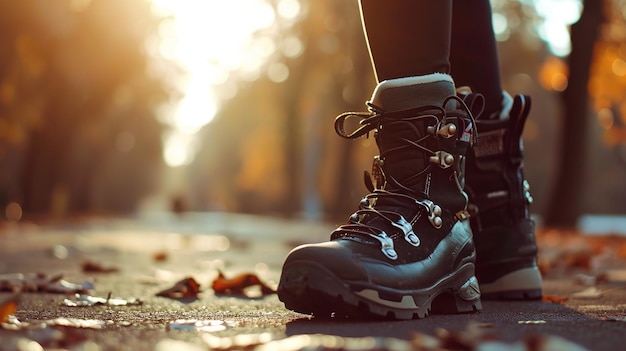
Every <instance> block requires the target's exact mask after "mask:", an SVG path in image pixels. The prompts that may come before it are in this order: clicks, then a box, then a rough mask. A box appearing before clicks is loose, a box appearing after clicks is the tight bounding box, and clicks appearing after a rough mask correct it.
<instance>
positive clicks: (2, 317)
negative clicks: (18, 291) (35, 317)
mask: <svg viewBox="0 0 626 351" xmlns="http://www.w3.org/2000/svg"><path fill="white" fill-rule="evenodd" d="M15 311H17V297H16V296H15V297H12V298H10V299H8V300H6V301H4V302H2V304H0V323H4V322H5V321H6V320H7V317H8V316H10V315H12V314H13V313H15Z"/></svg>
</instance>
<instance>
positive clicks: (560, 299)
mask: <svg viewBox="0 0 626 351" xmlns="http://www.w3.org/2000/svg"><path fill="white" fill-rule="evenodd" d="M568 299H569V298H568V297H567V296H555V295H543V297H541V301H543V302H552V303H563V302H565V301H567V300H568Z"/></svg>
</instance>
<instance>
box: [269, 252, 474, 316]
mask: <svg viewBox="0 0 626 351" xmlns="http://www.w3.org/2000/svg"><path fill="white" fill-rule="evenodd" d="M278 297H279V299H280V300H281V301H282V302H283V303H284V304H285V307H286V308H287V309H290V310H293V311H296V312H299V313H304V314H311V315H314V316H316V317H319V318H328V317H349V318H359V319H390V320H410V319H421V318H425V317H426V316H428V315H430V314H433V313H468V312H476V311H479V310H481V309H482V304H481V301H480V290H479V286H478V281H477V280H476V278H475V276H474V265H473V264H471V263H468V264H466V265H464V266H461V267H460V268H459V269H458V270H457V271H455V272H454V273H452V274H450V275H449V276H447V277H444V278H443V279H441V280H440V281H439V282H438V283H436V284H435V285H434V286H432V287H429V288H426V289H420V290H395V289H386V288H384V287H380V286H376V285H373V284H370V283H367V282H345V281H342V280H341V279H339V278H338V277H336V276H335V275H334V274H333V273H332V272H330V271H329V270H327V269H326V268H325V267H323V266H322V265H320V264H318V263H316V262H309V261H294V262H290V263H288V264H286V265H285V267H283V274H282V276H281V279H280V284H279V286H278Z"/></svg>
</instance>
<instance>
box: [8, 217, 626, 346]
mask: <svg viewBox="0 0 626 351" xmlns="http://www.w3.org/2000/svg"><path fill="white" fill-rule="evenodd" d="M333 227H334V226H333V225H332V224H320V223H316V222H306V221H287V220H282V219H274V218H268V217H254V216H244V215H233V214H189V215H186V216H183V217H175V216H172V215H169V214H159V215H151V216H143V217H139V218H117V219H102V218H100V219H89V220H87V219H83V220H73V221H48V222H46V223H40V224H34V223H27V222H26V223H18V224H15V223H4V224H3V225H2V227H1V229H0V281H2V277H3V276H4V277H7V276H8V275H9V274H15V273H22V274H31V273H41V274H45V275H46V276H48V277H50V276H59V275H62V277H63V279H64V280H66V281H68V282H74V283H82V282H88V283H89V284H91V285H92V289H89V292H88V294H89V295H90V296H95V297H101V298H107V297H108V298H111V297H118V298H121V299H125V300H127V301H131V300H132V299H139V300H141V302H142V303H141V304H140V305H128V306H111V305H97V306H90V307H70V306H67V305H66V303H65V302H64V301H65V300H66V299H68V300H70V301H75V300H76V299H77V298H76V297H75V296H73V295H72V294H59V293H49V292H25V293H21V294H19V295H15V294H14V293H12V292H8V291H6V289H5V291H4V292H0V302H2V301H7V300H10V299H13V298H16V299H17V301H18V302H17V310H16V311H15V313H14V314H13V315H14V317H15V318H17V320H19V321H20V322H22V323H30V325H31V327H28V328H26V327H23V326H22V327H21V328H18V327H15V325H13V327H15V328H13V329H15V330H10V329H11V328H6V327H5V328H0V340H1V341H2V342H0V350H21V349H23V347H22V346H18V344H20V342H22V343H23V340H35V341H38V343H39V344H40V345H42V346H43V347H44V349H70V350H161V349H164V346H163V345H165V344H164V341H167V342H180V344H178V346H177V347H176V348H179V349H184V348H188V349H190V350H192V349H194V347H197V348H198V349H204V350H206V349H210V347H209V346H207V345H208V344H207V342H208V341H207V340H213V341H215V340H222V341H224V340H229V339H230V340H235V339H236V338H237V336H241V335H248V336H251V338H252V339H251V340H255V339H254V338H253V336H256V337H257V338H258V337H259V336H262V337H261V339H259V340H260V341H259V340H257V343H259V344H261V345H262V344H264V343H266V341H267V340H270V339H271V340H281V339H284V338H288V337H294V336H298V335H319V334H322V335H335V336H341V337H345V338H365V337H377V338H381V339H384V338H397V339H400V340H411V339H414V338H415V335H416V334H417V333H420V334H424V335H430V336H435V337H440V336H441V335H442V334H441V333H442V330H445V331H448V332H461V331H464V330H465V331H467V330H468V326H472V325H473V326H480V328H483V329H485V330H489V333H490V335H491V337H492V338H495V340H497V341H498V342H501V343H508V344H510V345H517V346H519V345H520V343H524V342H528V340H531V339H532V338H537V337H538V336H543V337H545V336H555V337H560V338H563V340H566V341H568V342H571V343H573V344H576V345H578V346H580V347H583V348H586V349H589V350H622V349H626V282H610V283H609V282H607V283H603V284H601V285H598V286H595V288H597V289H598V291H600V292H601V294H597V295H595V294H582V295H581V296H580V297H579V298H573V296H576V295H575V293H580V292H581V291H585V289H589V286H584V285H582V284H581V283H580V281H579V280H578V279H574V275H575V274H577V273H580V272H565V273H563V272H560V273H559V274H555V275H554V276H550V275H548V276H546V277H544V278H545V284H544V292H545V294H546V295H547V296H551V297H554V298H555V299H558V298H560V297H568V299H567V300H566V301H558V302H547V301H546V302H543V301H534V302H511V301H506V302H495V301H483V310H482V311H481V312H478V313H471V314H459V315H432V316H430V317H428V318H425V319H422V320H413V321H381V320H369V321H359V320H350V319H318V318H311V317H310V316H305V315H301V314H298V313H294V312H291V311H288V310H286V309H285V308H284V307H283V305H282V303H281V302H280V301H279V300H278V298H277V296H276V295H273V294H270V295H265V296H258V295H256V294H258V293H259V291H256V290H254V287H253V288H252V290H250V291H247V292H248V293H249V294H250V295H249V296H241V295H236V296H228V295H226V296H224V295H219V294H216V293H215V291H213V289H212V288H211V283H212V282H213V281H214V280H215V279H216V277H217V276H218V271H221V272H223V273H224V274H225V275H226V276H228V277H235V276H237V275H239V274H243V273H249V274H254V275H256V276H257V277H258V278H260V279H261V280H262V281H263V282H265V283H266V284H268V285H269V286H275V284H276V282H277V281H278V279H279V276H280V268H281V265H282V260H283V259H284V257H285V256H286V254H287V253H288V252H289V250H290V249H291V248H292V247H294V246H295V245H298V244H301V243H307V242H317V241H322V240H326V238H327V237H328V233H329V231H330V230H331V229H332V228H333ZM85 262H95V263H98V264H101V265H102V267H105V268H106V267H113V268H117V271H116V272H111V273H104V272H85V271H83V268H82V265H83V264H84V263H85ZM583 273H584V272H583ZM188 277H192V278H193V279H194V280H195V281H197V282H198V283H199V284H200V293H199V294H198V295H197V296H196V297H195V298H188V299H173V298H166V297H159V296H156V294H157V293H158V292H159V291H162V290H164V289H167V288H168V287H171V286H172V285H173V284H174V283H175V282H177V281H180V280H181V279H185V278H188ZM0 286H1V285H0ZM59 318H66V319H71V320H72V321H94V322H93V323H96V324H97V326H98V327H97V328H93V327H89V326H87V327H84V326H83V327H81V328H75V327H61V328H59V327H47V328H41V327H37V328H35V325H38V324H36V323H37V322H40V321H56V322H48V323H49V324H51V325H53V324H54V323H59V322H58V321H59ZM191 320H193V321H198V322H200V323H201V324H202V323H204V324H203V325H204V326H205V328H204V329H202V330H201V329H199V328H190V327H189V323H190V322H189V321H191ZM59 330H60V332H59ZM20 340H22V341H20ZM238 340H239V341H240V342H241V339H238ZM250 343H253V342H250ZM573 344H572V345H573ZM168 345H169V344H168ZM502 345H504V344H500V346H502ZM183 346H184V347H183ZM20 347H22V348H20ZM167 348H168V347H165V349H167ZM214 349H218V348H216V347H214ZM224 349H227V348H224ZM230 349H232V350H234V349H238V348H237V347H235V346H231V348H230ZM240 349H244V348H243V347H242V348H240ZM248 349H250V348H248ZM292 349H293V350H296V349H303V348H292ZM292 349H289V350H292ZM386 349H389V350H392V349H394V348H393V347H391V346H389V347H388V348H386Z"/></svg>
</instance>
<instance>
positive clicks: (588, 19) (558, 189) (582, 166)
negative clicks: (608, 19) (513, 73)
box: [545, 0, 608, 227]
mask: <svg viewBox="0 0 626 351" xmlns="http://www.w3.org/2000/svg"><path fill="white" fill-rule="evenodd" d="M606 5H608V2H606V4H605V1H598V0H585V1H583V12H582V15H581V17H580V20H579V21H578V22H576V23H575V24H573V25H572V28H571V42H572V51H571V53H570V55H569V60H568V61H569V62H568V71H569V78H568V84H567V88H566V89H565V91H564V92H563V95H562V98H563V108H564V110H563V116H565V117H564V118H563V121H562V133H561V145H560V153H559V158H558V160H557V162H558V165H557V176H556V178H555V182H554V187H553V193H552V196H551V203H550V207H549V208H548V211H547V213H546V217H545V224H546V225H548V226H561V227H574V226H576V223H577V220H578V218H579V217H580V215H581V214H582V207H581V205H582V193H583V189H584V184H585V179H587V176H588V174H587V173H586V171H587V167H586V164H587V155H588V151H589V148H588V145H589V144H588V142H589V135H590V126H591V124H590V122H589V107H590V106H589V92H588V84H589V76H590V68H591V65H592V62H593V52H594V50H593V49H594V46H595V45H596V42H597V40H598V38H599V36H600V28H601V25H602V24H603V23H604V20H605V6H606Z"/></svg>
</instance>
